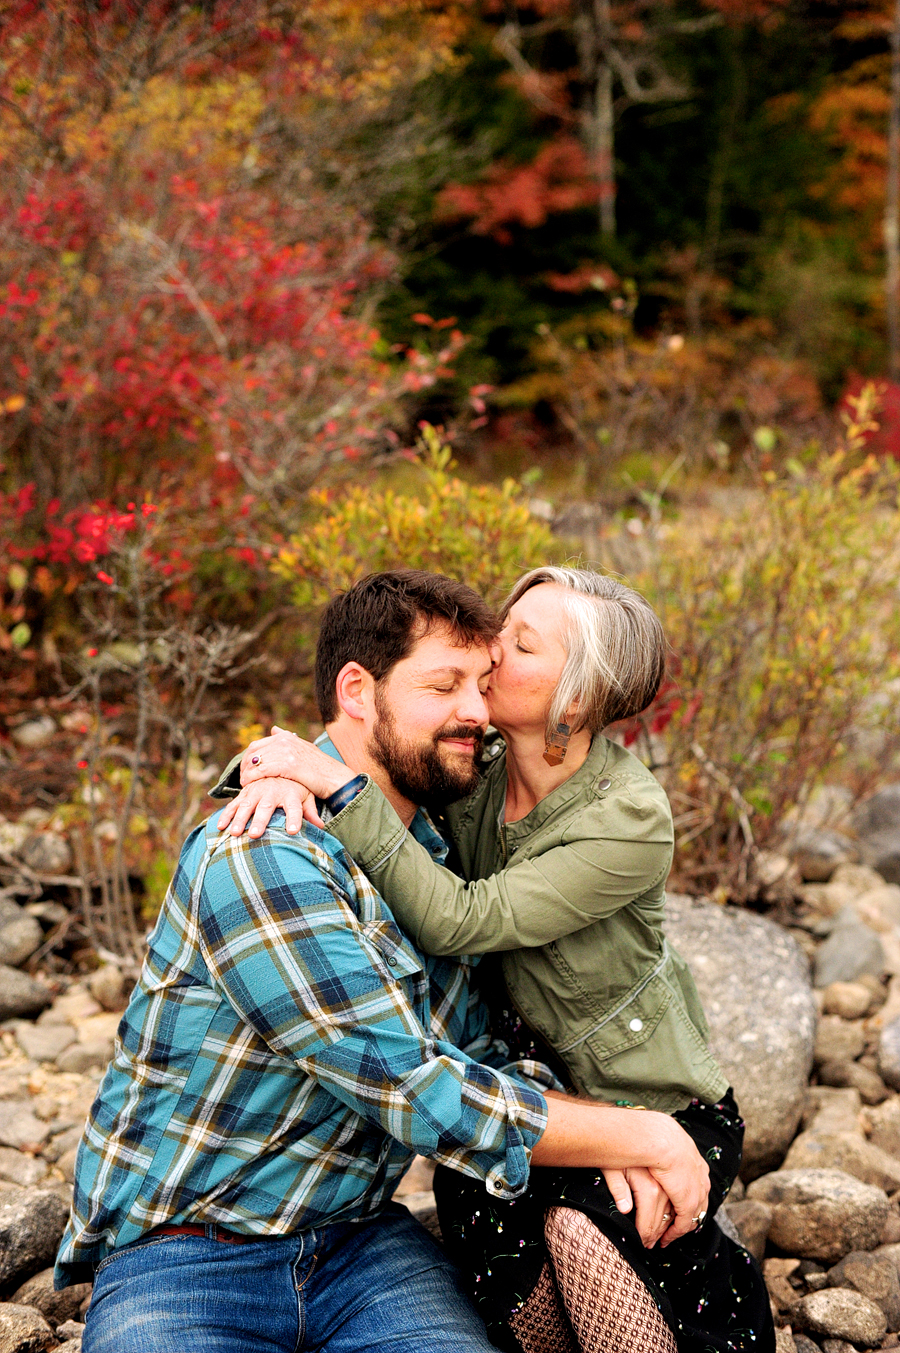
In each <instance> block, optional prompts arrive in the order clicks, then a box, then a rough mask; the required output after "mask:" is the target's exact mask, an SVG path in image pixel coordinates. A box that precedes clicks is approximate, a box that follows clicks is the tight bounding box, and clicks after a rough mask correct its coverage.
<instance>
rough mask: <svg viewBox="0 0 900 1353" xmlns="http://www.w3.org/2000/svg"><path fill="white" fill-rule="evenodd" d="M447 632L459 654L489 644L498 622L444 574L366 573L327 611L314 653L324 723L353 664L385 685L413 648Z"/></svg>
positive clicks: (329, 718) (473, 594)
mask: <svg viewBox="0 0 900 1353" xmlns="http://www.w3.org/2000/svg"><path fill="white" fill-rule="evenodd" d="M438 625H446V626H447V628H448V629H449V630H450V631H451V633H452V635H453V637H454V640H455V641H456V642H457V643H458V644H459V645H460V646H461V647H469V646H470V645H471V644H485V645H488V644H491V643H493V641H494V639H496V637H497V632H498V629H499V622H498V620H497V617H496V616H495V615H494V613H493V611H492V610H491V609H490V608H489V607H488V605H487V604H486V603H485V602H484V601H482V599H481V597H480V596H479V595H478V593H477V592H474V591H473V590H472V588H471V587H467V586H466V585H465V583H461V582H457V580H456V579H455V578H448V577H446V576H445V575H444V574H443V573H426V572H424V570H422V569H414V568H405V569H393V570H391V571H390V572H387V573H370V574H369V575H368V577H366V578H363V579H361V581H360V582H358V583H354V585H353V586H352V587H351V588H349V589H348V590H347V591H346V592H339V593H338V594H337V596H335V597H332V599H331V601H330V602H329V603H328V605H327V606H326V608H325V614H324V615H323V617H322V625H321V628H320V630H319V642H318V645H317V647H316V665H315V691H316V700H317V702H318V705H319V712H320V714H321V716H322V720H323V722H324V723H331V721H332V720H333V719H336V718H337V715H338V705H337V695H336V693H335V683H336V681H337V677H338V673H339V672H340V670H341V668H342V667H344V666H345V664H346V663H348V662H358V663H359V665H360V666H361V667H364V668H365V669H366V671H367V672H369V673H371V675H372V676H373V677H374V678H375V680H376V681H383V680H384V679H385V677H386V676H388V674H389V673H390V672H391V670H392V668H393V667H395V666H396V664H397V663H398V662H401V661H402V660H403V659H404V658H406V657H408V656H409V654H410V652H411V651H412V648H413V646H414V644H416V643H417V642H418V640H419V639H424V638H425V636H426V635H427V634H430V633H431V632H432V630H434V629H435V627H436V626H438Z"/></svg>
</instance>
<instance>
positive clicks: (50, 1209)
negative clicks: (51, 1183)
mask: <svg viewBox="0 0 900 1353" xmlns="http://www.w3.org/2000/svg"><path fill="white" fill-rule="evenodd" d="M68 1215H69V1209H68V1207H67V1206H66V1204H65V1203H64V1202H63V1200H62V1198H60V1196H59V1194H58V1193H55V1192H54V1191H53V1190H52V1189H20V1188H17V1187H16V1186H15V1184H3V1185H0V1285H6V1284H7V1283H9V1284H10V1285H11V1284H12V1283H14V1282H19V1283H21V1282H23V1281H24V1280H25V1279H26V1278H30V1277H31V1276H32V1274H34V1273H37V1272H38V1271H39V1270H40V1269H42V1268H46V1267H47V1266H48V1264H50V1263H52V1262H53V1258H54V1256H55V1254H56V1249H57V1246H58V1245H59V1242H60V1240H61V1238H62V1233H63V1231H64V1230H65V1226H66V1218H67V1217H68Z"/></svg>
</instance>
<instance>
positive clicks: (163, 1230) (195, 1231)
mask: <svg viewBox="0 0 900 1353" xmlns="http://www.w3.org/2000/svg"><path fill="white" fill-rule="evenodd" d="M147 1235H148V1236H201V1237H202V1238H203V1239H204V1240H221V1241H223V1242H224V1243H225V1244H226V1245H246V1244H247V1242H248V1241H250V1240H260V1239H262V1237H261V1236H241V1235H238V1233H237V1231H229V1230H227V1229H226V1227H224V1226H218V1225H217V1224H216V1223H215V1222H213V1223H212V1224H211V1225H210V1226H208V1227H207V1226H201V1225H198V1224H196V1223H192V1222H185V1224H184V1225H183V1226H154V1228H153V1230H152V1231H148V1232H147Z"/></svg>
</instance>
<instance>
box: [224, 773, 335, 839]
mask: <svg viewBox="0 0 900 1353" xmlns="http://www.w3.org/2000/svg"><path fill="white" fill-rule="evenodd" d="M279 808H283V809H284V816H285V831H287V832H290V834H291V835H292V836H293V835H294V834H295V833H296V832H298V831H299V830H300V827H301V824H302V822H303V819H304V818H305V819H306V821H307V822H312V823H313V825H314V826H316V827H322V826H324V823H323V822H322V819H321V818H320V816H319V810H318V809H317V807H316V798H315V795H314V794H311V793H310V792H309V790H308V789H304V787H303V785H300V784H297V781H296V780H281V779H278V778H274V779H266V780H258V781H257V782H256V784H252V785H245V786H244V788H243V789H242V790H241V792H240V794H238V795H237V797H236V798H233V799H232V800H231V801H230V802H229V803H227V804H226V805H225V807H224V808H223V810H222V812H221V814H220V816H219V831H220V832H223V831H225V829H226V828H227V827H229V826H230V828H231V835H232V836H240V835H241V832H243V831H244V830H245V828H246V826H247V823H248V822H249V823H250V832H249V834H250V836H252V837H254V838H255V837H258V836H262V834H263V832H264V831H265V830H266V827H267V826H268V825H269V819H270V818H271V816H272V814H273V813H274V812H275V811H276V810H277V809H279ZM251 818H252V821H251Z"/></svg>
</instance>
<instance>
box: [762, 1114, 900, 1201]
mask: <svg viewBox="0 0 900 1353" xmlns="http://www.w3.org/2000/svg"><path fill="white" fill-rule="evenodd" d="M784 1169H785V1170H843V1171H844V1173H845V1174H852V1175H853V1177H854V1179H861V1180H862V1182H863V1183H864V1184H874V1185H875V1187H876V1188H879V1189H884V1190H885V1192H886V1193H893V1192H895V1190H897V1189H900V1160H895V1159H894V1157H893V1156H889V1155H888V1153H887V1152H886V1151H881V1150H880V1149H879V1148H878V1147H877V1146H873V1145H872V1143H871V1142H867V1141H866V1139H865V1137H863V1136H862V1134H861V1133H860V1132H823V1131H821V1130H820V1129H818V1128H811V1129H810V1131H809V1132H801V1133H800V1136H799V1137H795V1138H794V1140H793V1142H792V1143H791V1148H790V1150H789V1151H788V1153H787V1155H786V1156H785V1158H784Z"/></svg>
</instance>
